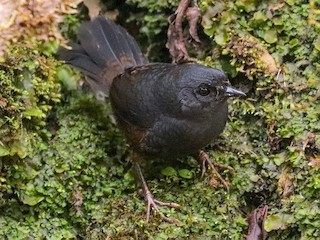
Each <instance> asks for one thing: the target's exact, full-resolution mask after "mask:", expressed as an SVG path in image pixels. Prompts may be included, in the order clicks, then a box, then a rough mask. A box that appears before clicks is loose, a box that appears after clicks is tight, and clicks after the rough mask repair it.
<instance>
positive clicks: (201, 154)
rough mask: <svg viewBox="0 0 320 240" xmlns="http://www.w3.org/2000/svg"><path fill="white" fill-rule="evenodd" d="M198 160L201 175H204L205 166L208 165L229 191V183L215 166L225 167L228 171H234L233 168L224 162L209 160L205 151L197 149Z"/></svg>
mask: <svg viewBox="0 0 320 240" xmlns="http://www.w3.org/2000/svg"><path fill="white" fill-rule="evenodd" d="M198 161H199V162H200V164H201V168H202V172H201V177H203V176H204V174H205V172H206V170H207V167H208V168H210V169H211V170H212V171H213V173H214V175H215V177H216V178H217V179H218V180H219V181H220V182H221V183H222V184H223V185H224V187H225V188H226V189H227V191H229V183H228V182H226V181H225V180H224V179H223V178H222V177H221V175H220V174H219V172H218V171H217V169H216V167H218V168H221V169H227V170H229V171H232V172H234V169H233V168H232V167H230V166H227V165H224V164H220V163H216V162H212V161H211V160H210V157H209V155H208V154H207V153H205V152H204V151H203V150H199V152H198Z"/></svg>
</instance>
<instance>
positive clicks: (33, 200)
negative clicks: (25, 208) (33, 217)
mask: <svg viewBox="0 0 320 240" xmlns="http://www.w3.org/2000/svg"><path fill="white" fill-rule="evenodd" d="M19 198H20V200H21V202H23V203H24V204H27V205H29V206H34V205H36V204H38V203H39V202H41V201H42V200H43V199H44V197H42V196H41V197H40V196H28V195H27V194H25V193H22V194H20V196H19Z"/></svg>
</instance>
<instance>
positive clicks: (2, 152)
mask: <svg viewBox="0 0 320 240" xmlns="http://www.w3.org/2000/svg"><path fill="white" fill-rule="evenodd" d="M9 153H10V152H9V150H8V149H7V148H6V147H4V146H2V145H0V157H3V156H7V155H9Z"/></svg>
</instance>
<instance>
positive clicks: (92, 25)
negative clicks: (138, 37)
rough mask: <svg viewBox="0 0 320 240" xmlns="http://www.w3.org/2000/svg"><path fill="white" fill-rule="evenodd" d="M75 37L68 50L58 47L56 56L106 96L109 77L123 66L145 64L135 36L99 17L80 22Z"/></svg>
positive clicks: (112, 77) (117, 73)
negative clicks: (74, 42) (77, 42)
mask: <svg viewBox="0 0 320 240" xmlns="http://www.w3.org/2000/svg"><path fill="white" fill-rule="evenodd" d="M78 40H79V44H74V45H73V47H72V49H71V50H67V49H61V50H60V51H59V53H58V54H59V57H60V59H62V60H65V61H66V63H68V64H70V65H72V66H75V67H77V68H79V69H80V70H81V71H82V72H84V74H85V75H87V77H88V78H87V81H88V83H89V84H90V86H91V88H92V89H93V90H94V91H95V92H97V93H99V92H100V93H103V95H106V96H107V95H108V91H109V88H110V85H111V83H112V80H113V79H114V78H115V77H116V76H118V75H119V74H121V73H123V72H124V70H125V69H126V68H130V67H134V66H138V65H142V64H146V63H148V60H147V59H146V58H145V57H144V56H143V54H142V52H141V50H140V48H139V46H138V44H137V42H136V41H135V40H134V38H133V37H132V36H130V34H129V33H128V32H127V31H126V30H125V29H124V28H122V27H121V26H118V25H117V24H115V23H114V22H113V21H111V20H108V19H106V18H104V17H102V16H98V17H96V18H95V19H93V20H92V21H90V22H86V23H83V24H82V25H81V27H80V30H79V33H78Z"/></svg>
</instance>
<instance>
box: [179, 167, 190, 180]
mask: <svg viewBox="0 0 320 240" xmlns="http://www.w3.org/2000/svg"><path fill="white" fill-rule="evenodd" d="M179 176H180V177H182V178H185V179H191V178H192V177H193V173H192V172H191V171H190V170H188V169H180V170H179Z"/></svg>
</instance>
